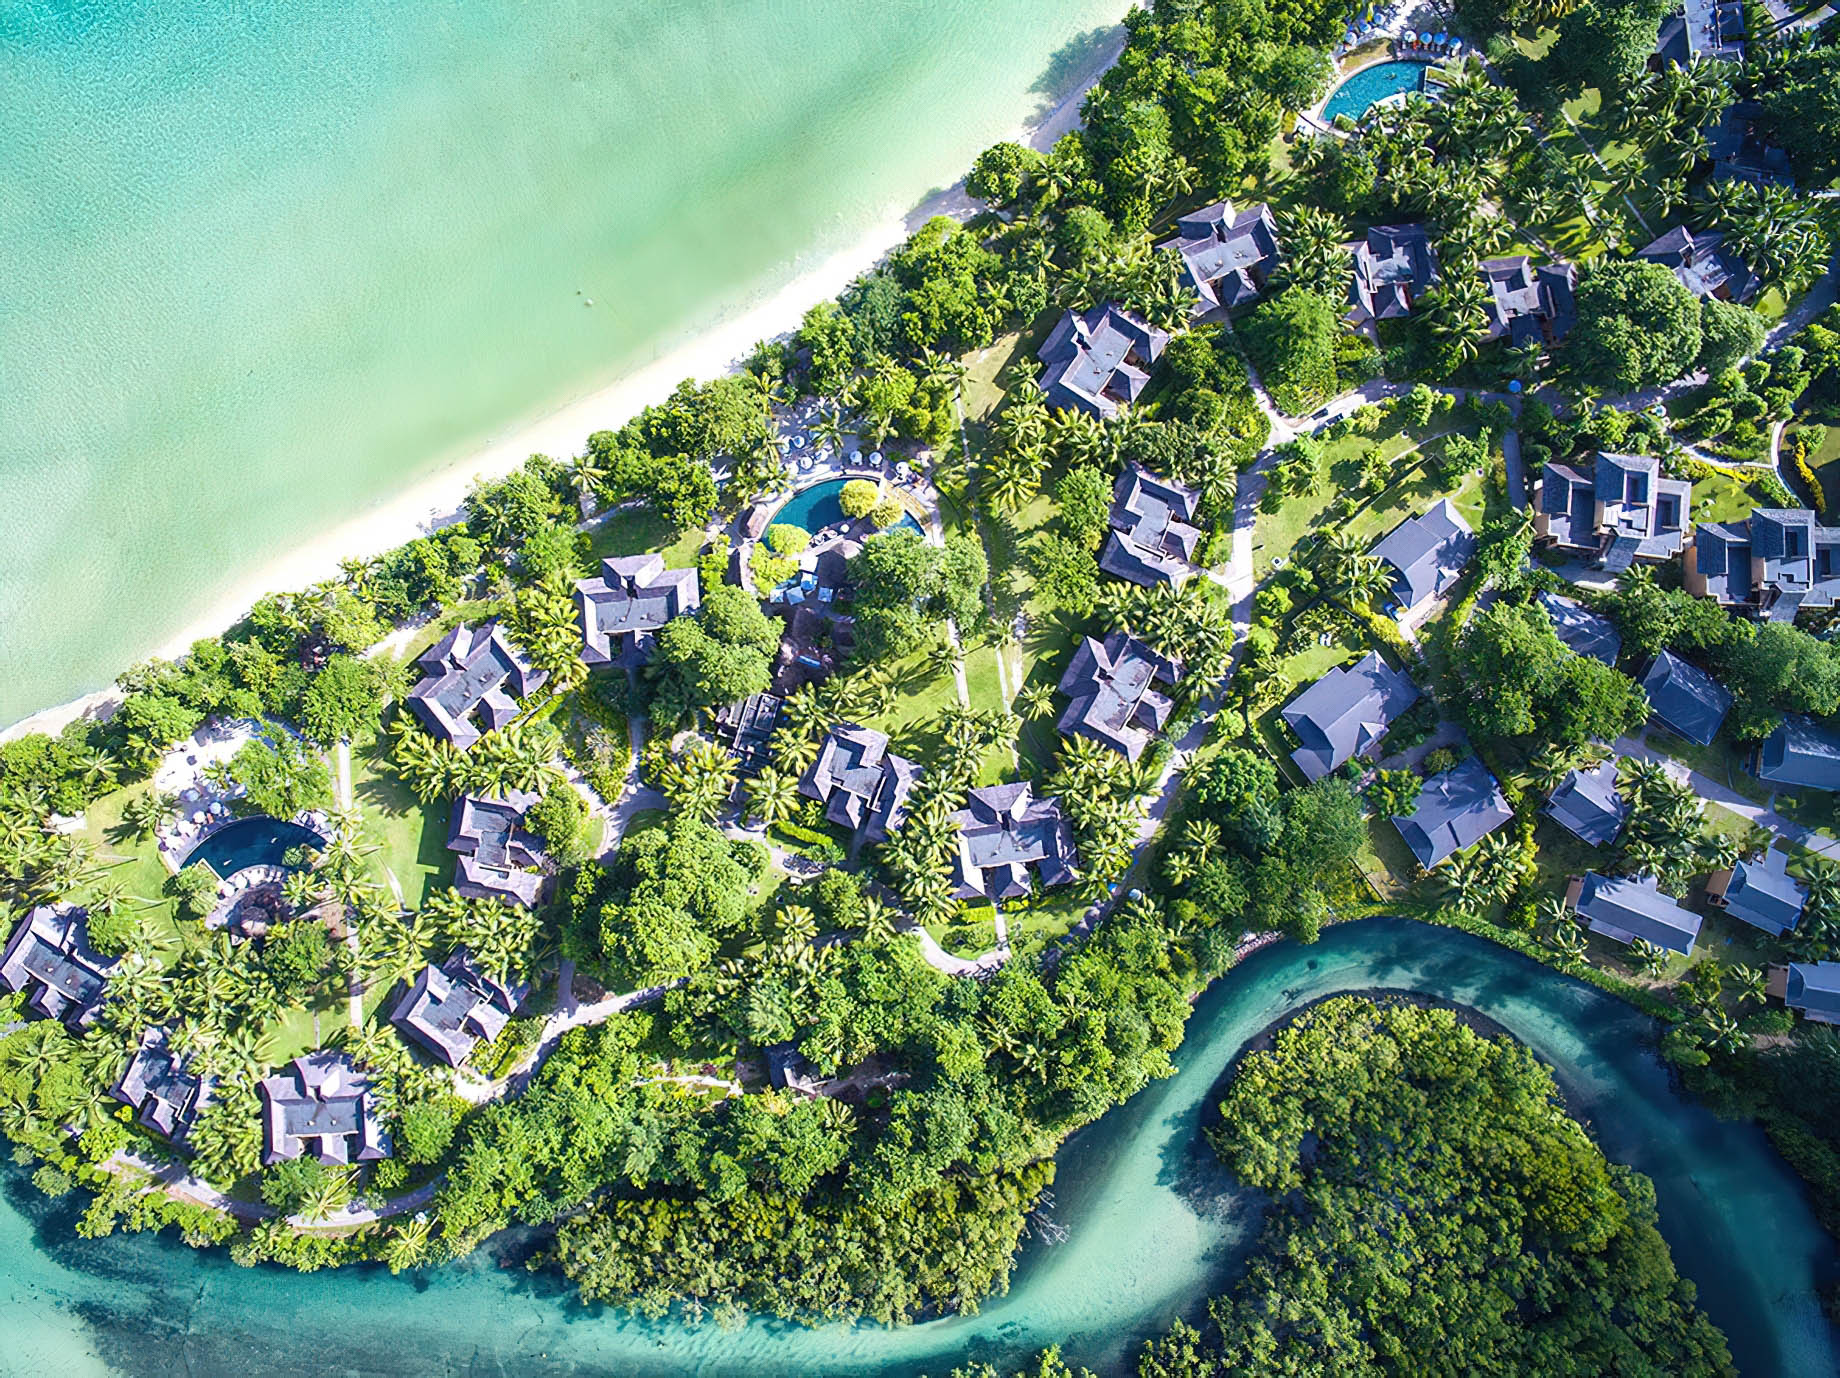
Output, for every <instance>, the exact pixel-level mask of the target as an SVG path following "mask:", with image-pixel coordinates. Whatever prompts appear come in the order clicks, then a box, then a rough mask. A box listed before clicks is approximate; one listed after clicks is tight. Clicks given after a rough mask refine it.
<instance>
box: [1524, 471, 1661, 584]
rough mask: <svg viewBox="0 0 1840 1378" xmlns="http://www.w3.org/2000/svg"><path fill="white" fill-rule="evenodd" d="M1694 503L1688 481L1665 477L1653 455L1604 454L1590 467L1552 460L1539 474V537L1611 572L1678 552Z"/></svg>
mask: <svg viewBox="0 0 1840 1378" xmlns="http://www.w3.org/2000/svg"><path fill="white" fill-rule="evenodd" d="M1692 503H1693V485H1692V484H1691V483H1689V482H1687V481H1686V480H1684V479H1674V478H1668V477H1667V476H1666V475H1665V474H1663V473H1662V472H1661V464H1660V461H1659V460H1657V459H1655V458H1654V457H1653V456H1652V455H1618V454H1610V453H1608V452H1606V453H1603V454H1600V455H1598V456H1597V458H1596V460H1595V461H1594V462H1593V463H1592V465H1591V467H1590V468H1589V469H1588V470H1586V469H1582V468H1580V467H1578V466H1576V465H1572V464H1559V463H1554V464H1548V465H1547V466H1546V468H1545V470H1544V471H1543V472H1542V474H1541V477H1540V507H1539V511H1540V519H1541V522H1542V534H1543V535H1546V536H1548V537H1550V538H1551V539H1552V540H1554V541H1555V542H1557V543H1558V544H1559V545H1562V546H1566V547H1569V548H1571V549H1573V550H1583V551H1589V552H1591V553H1592V554H1593V555H1594V556H1595V558H1596V559H1597V561H1598V562H1599V563H1600V564H1602V565H1603V566H1604V567H1605V568H1606V569H1609V570H1611V571H1613V572H1616V573H1620V572H1621V571H1623V570H1625V569H1627V568H1629V566H1630V565H1631V564H1632V563H1633V562H1634V561H1636V560H1638V559H1642V560H1664V559H1667V558H1668V557H1669V556H1671V555H1677V554H1679V553H1680V550H1681V547H1682V545H1683V544H1684V542H1685V540H1686V533H1687V524H1688V520H1689V517H1690V514H1691V512H1692Z"/></svg>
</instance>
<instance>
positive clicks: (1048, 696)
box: [1016, 680, 1054, 718]
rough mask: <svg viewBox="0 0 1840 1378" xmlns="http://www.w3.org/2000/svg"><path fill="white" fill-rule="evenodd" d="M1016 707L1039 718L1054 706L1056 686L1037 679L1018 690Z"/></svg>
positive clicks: (1025, 713) (1028, 715) (1027, 714)
mask: <svg viewBox="0 0 1840 1378" xmlns="http://www.w3.org/2000/svg"><path fill="white" fill-rule="evenodd" d="M1016 707H1017V708H1018V709H1020V710H1021V711H1022V713H1023V714H1024V715H1025V716H1027V717H1031V718H1039V717H1040V716H1041V715H1042V714H1044V713H1046V712H1048V711H1049V710H1050V709H1052V708H1053V707H1054V687H1053V686H1052V685H1050V684H1047V683H1044V682H1043V681H1041V680H1037V681H1036V682H1035V683H1033V684H1025V685H1023V686H1022V688H1020V689H1018V690H1017V691H1016Z"/></svg>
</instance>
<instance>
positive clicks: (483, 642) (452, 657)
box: [408, 621, 549, 751]
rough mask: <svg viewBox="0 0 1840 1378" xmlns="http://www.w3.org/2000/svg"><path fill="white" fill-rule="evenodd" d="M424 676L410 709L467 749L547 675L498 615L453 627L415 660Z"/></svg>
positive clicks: (502, 722) (510, 715)
mask: <svg viewBox="0 0 1840 1378" xmlns="http://www.w3.org/2000/svg"><path fill="white" fill-rule="evenodd" d="M416 664H417V665H419V666H421V668H422V679H421V682H420V683H418V684H417V685H416V686H415V687H414V688H413V689H411V690H410V691H409V700H408V702H409V711H410V712H412V713H414V714H415V716H416V717H417V718H418V719H420V720H421V723H422V725H423V726H424V727H426V728H427V729H428V730H429V731H430V732H432V733H433V734H434V735H435V736H437V737H439V738H441V739H442V740H444V741H449V742H452V743H453V744H454V745H455V746H457V747H459V748H460V750H462V751H465V750H466V749H467V748H468V747H469V746H471V745H472V744H473V743H474V742H476V741H478V740H479V739H480V738H481V737H482V736H484V735H485V734H486V733H488V732H492V731H495V730H496V729H498V728H501V727H504V726H506V725H507V724H508V723H510V722H511V721H512V720H513V719H514V718H516V717H517V714H518V705H517V701H518V700H519V699H521V698H523V697H524V696H525V695H527V694H530V693H533V692H534V691H536V690H537V689H540V688H541V687H542V686H543V684H544V683H545V682H546V681H547V680H548V679H549V675H548V674H547V673H546V672H545V671H542V670H538V669H534V668H533V667H532V666H531V663H530V661H529V659H528V658H527V657H526V656H525V655H524V653H523V652H522V651H520V650H519V649H518V648H517V647H516V646H513V645H512V644H511V642H510V640H509V639H508V638H507V637H506V636H505V629H504V628H503V627H501V626H499V625H498V623H497V622H496V621H492V622H487V623H485V624H484V625H482V626H478V627H455V628H454V629H453V630H452V631H451V632H449V633H448V634H447V635H446V636H444V637H442V638H441V639H440V640H439V641H437V642H435V644H434V645H432V646H430V647H429V648H428V649H427V650H426V651H424V652H423V653H422V655H421V657H420V659H418V660H417V661H416Z"/></svg>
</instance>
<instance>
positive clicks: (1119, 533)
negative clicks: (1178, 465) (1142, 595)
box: [1099, 464, 1201, 587]
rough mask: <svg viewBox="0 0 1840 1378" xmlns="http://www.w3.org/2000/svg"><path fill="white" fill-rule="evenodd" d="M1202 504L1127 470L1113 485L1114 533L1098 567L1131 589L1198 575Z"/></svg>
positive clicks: (1174, 486) (1189, 492)
mask: <svg viewBox="0 0 1840 1378" xmlns="http://www.w3.org/2000/svg"><path fill="white" fill-rule="evenodd" d="M1200 502H1201V498H1200V495H1199V494H1198V493H1196V492H1195V490H1194V489H1192V488H1189V487H1187V486H1185V485H1183V484H1180V483H1175V482H1172V481H1171V480H1169V479H1162V478H1158V477H1156V475H1154V474H1152V473H1150V472H1149V471H1148V470H1147V469H1143V468H1141V467H1139V466H1138V465H1135V464H1133V465H1131V466H1129V467H1128V468H1126V470H1125V471H1124V472H1123V473H1122V474H1120V475H1119V476H1118V481H1117V483H1115V484H1114V485H1113V486H1112V512H1111V528H1112V529H1111V531H1110V533H1109V534H1108V535H1107V536H1106V538H1105V545H1104V546H1103V547H1102V548H1101V549H1100V551H1099V568H1100V569H1102V570H1104V571H1105V572H1106V573H1107V574H1109V575H1111V576H1112V577H1113V578H1115V579H1128V580H1130V581H1131V582H1132V583H1133V584H1144V585H1152V584H1175V585H1177V586H1178V587H1179V586H1181V585H1182V584H1183V583H1185V582H1187V580H1188V578H1189V576H1190V575H1192V574H1193V573H1194V572H1195V551H1196V548H1197V547H1198V546H1199V545H1200V543H1201V528H1200V527H1198V526H1196V525H1195V524H1194V523H1195V512H1196V509H1197V508H1198V507H1199V505H1200Z"/></svg>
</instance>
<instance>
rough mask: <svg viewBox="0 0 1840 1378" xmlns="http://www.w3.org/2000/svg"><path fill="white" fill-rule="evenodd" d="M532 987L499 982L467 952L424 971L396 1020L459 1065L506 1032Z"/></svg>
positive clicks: (445, 1059)
mask: <svg viewBox="0 0 1840 1378" xmlns="http://www.w3.org/2000/svg"><path fill="white" fill-rule="evenodd" d="M529 989H530V988H529V987H528V986H526V985H516V986H514V985H509V984H507V983H506V982H503V981H498V980H494V979H493V978H492V977H491V976H489V975H487V974H486V973H485V972H484V971H482V970H480V969H479V967H478V966H477V965H475V964H474V962H473V960H472V958H471V957H469V956H468V955H467V953H466V949H465V948H461V949H459V950H457V951H456V952H455V953H454V954H453V955H452V956H451V957H449V958H448V959H447V960H446V961H445V962H443V963H441V965H440V966H434V965H432V964H431V965H429V966H425V967H423V968H422V969H421V971H420V972H419V973H418V974H417V976H416V978H415V980H414V981H412V982H411V983H410V985H409V988H408V990H406V991H405V992H404V993H403V997H402V999H400V1000H398V1001H397V1002H396V1008H395V1010H393V1011H392V1012H391V1014H390V1022H391V1023H392V1024H394V1025H395V1026H396V1027H397V1028H398V1029H399V1030H400V1031H401V1032H402V1035H403V1037H405V1038H408V1039H410V1040H412V1041H413V1042H415V1043H417V1044H419V1045H420V1046H421V1047H423V1048H426V1049H427V1050H428V1051H429V1052H430V1053H432V1054H433V1055H434V1056H435V1057H438V1058H440V1059H441V1061H443V1062H445V1063H446V1064H447V1065H448V1066H449V1067H458V1066H459V1065H460V1064H461V1063H463V1062H465V1061H466V1060H467V1058H468V1057H470V1056H471V1055H472V1052H473V1049H474V1048H476V1047H478V1046H479V1044H481V1043H489V1042H491V1041H492V1040H493V1039H495V1038H497V1037H498V1036H499V1034H501V1033H503V1032H504V1028H505V1025H506V1024H508V1023H510V1022H511V1017H512V1016H513V1015H514V1014H516V1013H517V1010H518V1006H519V1005H520V1004H522V1003H523V1001H524V997H525V995H526V994H528V993H529Z"/></svg>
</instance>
